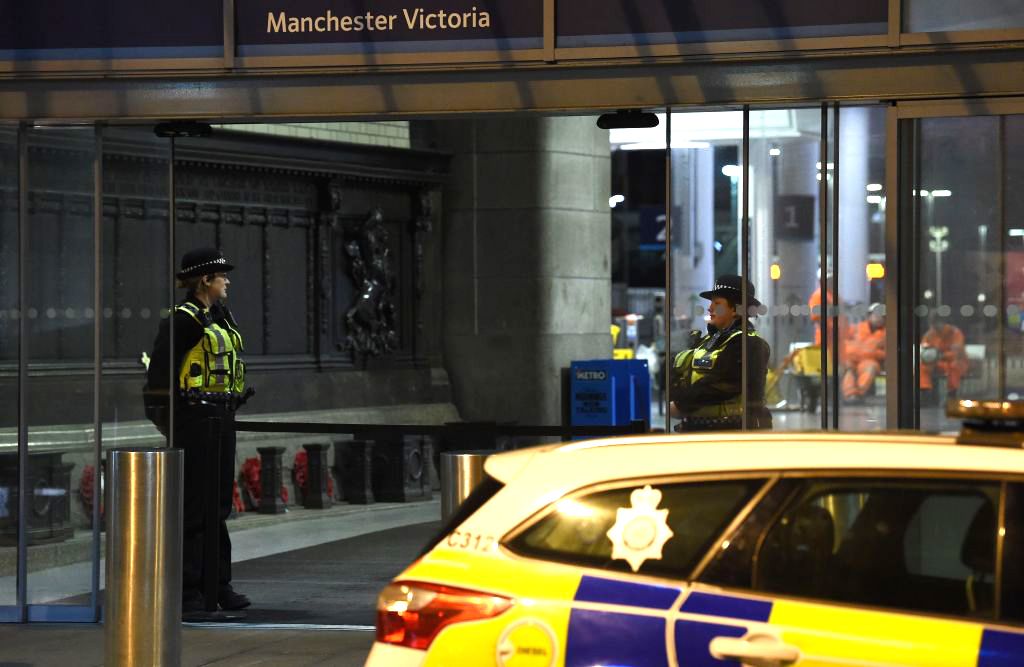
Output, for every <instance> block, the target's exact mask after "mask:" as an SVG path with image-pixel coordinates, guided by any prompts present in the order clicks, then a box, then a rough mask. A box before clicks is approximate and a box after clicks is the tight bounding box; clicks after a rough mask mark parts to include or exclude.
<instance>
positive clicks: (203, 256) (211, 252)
mask: <svg viewBox="0 0 1024 667" xmlns="http://www.w3.org/2000/svg"><path fill="white" fill-rule="evenodd" d="M233 268H235V267H234V266H233V265H231V264H228V261H227V260H226V259H224V255H223V253H221V251H220V250H217V249H216V248H197V249H196V250H190V251H188V252H186V253H185V255H184V256H183V257H182V258H181V271H178V273H177V274H175V275H176V276H177V277H178V280H183V279H185V278H192V277H194V276H205V275H207V274H210V273H220V272H224V271H230V270H231V269H233Z"/></svg>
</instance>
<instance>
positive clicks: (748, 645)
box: [366, 401, 1024, 667]
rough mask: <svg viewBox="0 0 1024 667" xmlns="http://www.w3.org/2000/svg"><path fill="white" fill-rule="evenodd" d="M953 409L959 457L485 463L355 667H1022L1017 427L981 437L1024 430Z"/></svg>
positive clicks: (823, 454) (623, 447)
mask: <svg viewBox="0 0 1024 667" xmlns="http://www.w3.org/2000/svg"><path fill="white" fill-rule="evenodd" d="M960 407H961V408H962V409H963V410H964V411H965V413H967V416H971V415H973V417H974V418H975V419H973V420H972V421H967V422H965V424H967V428H965V431H964V433H963V434H962V435H961V436H960V438H959V439H960V440H978V439H980V440H984V441H987V442H988V443H989V444H990V445H991V446H985V445H983V446H964V445H958V444H957V438H955V437H952V436H950V437H942V436H928V435H918V434H902V433H901V434H867V435H865V434H842V433H836V434H832V433H781V432H776V433H718V434H701V435H690V436H666V435H652V436H641V437H631V438H614V439H607V440H596V441H588V442H579V443H567V444H560V445H553V446H543V447H537V448H533V449H527V450H520V451H514V452H508V453H502V454H496V455H493V456H491V457H489V458H488V460H487V462H486V466H485V470H486V473H487V475H486V478H485V480H484V481H483V482H482V483H481V484H480V486H478V487H477V489H476V490H475V491H474V492H473V494H471V495H470V497H469V498H468V499H467V501H466V502H465V503H464V504H463V505H462V506H461V507H460V509H459V511H458V513H457V514H456V515H454V516H453V517H452V519H451V521H449V523H448V524H447V525H446V527H445V530H444V531H443V533H442V534H441V535H440V536H439V537H438V538H437V540H436V542H435V543H434V544H431V545H429V546H428V548H427V550H426V551H425V552H424V554H423V555H422V556H421V557H420V558H419V559H418V560H417V561H416V562H414V563H413V564H412V565H411V566H409V568H408V569H406V570H405V571H404V572H403V573H402V574H401V575H399V576H398V577H397V578H396V579H395V580H394V581H393V582H392V583H391V584H390V585H389V586H387V587H386V588H385V589H384V591H383V592H382V593H381V594H380V597H379V599H378V607H377V614H378V619H377V636H376V642H375V644H374V646H373V649H372V651H371V653H370V656H369V658H368V661H367V663H366V664H367V665H368V666H369V667H384V666H386V667H414V666H415V667H420V666H435V665H444V666H458V665H467V666H477V665H481V666H482V665H499V666H501V667H553V666H562V665H565V666H566V667H596V666H599V665H600V666H605V667H611V666H619V667H624V666H630V667H662V666H667V665H682V666H690V665H695V666H702V665H730V664H731V665H740V664H744V665H756V666H763V667H764V666H774V665H922V666H924V665H927V666H929V667H935V666H941V665H964V666H966V665H971V666H973V665H979V666H983V667H989V666H996V665H999V666H1004V665H1005V666H1009V665H1024V449H1021V447H1020V443H1021V439H1022V437H1024V435H1022V433H1020V432H1019V431H1020V430H1022V428H1024V427H1022V424H1024V422H1021V421H1016V422H1010V426H1004V427H1003V428H1002V430H1000V429H999V428H998V427H997V428H996V430H995V431H993V432H987V431H984V430H980V429H981V428H983V427H984V425H985V424H986V423H991V422H985V421H984V420H982V419H981V418H982V417H987V416H991V415H992V414H995V415H997V416H999V415H1002V416H1006V415H1011V416H1015V415H1024V411H1021V409H1020V406H1013V405H1010V404H1006V403H986V404H978V403H977V402H971V401H962V402H960ZM971 410H973V412H971ZM1011 413H1012V414H1011ZM1015 430H1016V431H1017V432H1015ZM1000 442H1001V443H1002V444H1006V445H1010V446H1002V447H1000V446H994V444H993V443H995V444H998V443H1000Z"/></svg>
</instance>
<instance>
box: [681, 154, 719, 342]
mask: <svg viewBox="0 0 1024 667" xmlns="http://www.w3.org/2000/svg"><path fill="white" fill-rule="evenodd" d="M714 168H715V161H714V155H713V152H712V149H711V148H677V149H674V150H673V151H672V207H673V211H672V289H673V297H672V310H673V312H674V313H675V317H674V319H673V321H676V322H679V321H682V322H683V324H684V327H685V329H687V330H689V329H700V330H703V329H704V320H703V318H702V316H701V315H700V314H698V313H697V312H696V310H695V307H701V308H703V307H705V306H706V305H707V303H708V302H707V301H705V300H704V299H701V298H700V297H698V296H697V295H698V294H700V293H701V292H703V291H705V290H708V289H711V286H712V284H713V283H714V280H715V254H714V252H715V251H714V247H713V246H714V242H715V202H714V175H715V174H714ZM680 318H684V319H683V320H680ZM686 333H687V331H681V332H680V336H685V335H686ZM683 342H684V341H683V340H673V341H672V349H673V350H679V349H682V344H683Z"/></svg>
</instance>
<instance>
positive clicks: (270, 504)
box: [256, 447, 287, 514]
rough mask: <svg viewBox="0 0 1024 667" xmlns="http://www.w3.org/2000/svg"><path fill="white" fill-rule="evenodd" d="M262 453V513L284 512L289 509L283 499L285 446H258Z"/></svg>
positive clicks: (258, 450)
mask: <svg viewBox="0 0 1024 667" xmlns="http://www.w3.org/2000/svg"><path fill="white" fill-rule="evenodd" d="M256 451H257V452H259V453H260V509H259V512H260V514H282V513H284V512H286V511H287V508H286V507H285V504H284V500H282V499H281V483H282V480H283V474H284V473H283V471H284V468H283V466H282V464H281V456H282V455H283V454H284V447H257V448H256Z"/></svg>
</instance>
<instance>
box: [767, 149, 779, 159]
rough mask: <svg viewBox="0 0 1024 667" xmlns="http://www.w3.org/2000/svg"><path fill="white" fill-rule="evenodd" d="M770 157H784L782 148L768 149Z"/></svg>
mask: <svg viewBox="0 0 1024 667" xmlns="http://www.w3.org/2000/svg"><path fill="white" fill-rule="evenodd" d="M768 155H771V156H772V157H779V156H780V155H782V149H781V148H769V149H768Z"/></svg>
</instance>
